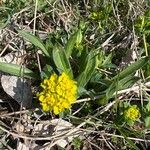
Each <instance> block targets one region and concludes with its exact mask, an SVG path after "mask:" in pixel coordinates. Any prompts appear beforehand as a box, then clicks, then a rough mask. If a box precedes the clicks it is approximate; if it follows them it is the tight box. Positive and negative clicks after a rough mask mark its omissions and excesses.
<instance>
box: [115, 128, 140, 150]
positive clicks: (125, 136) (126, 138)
mask: <svg viewBox="0 0 150 150" xmlns="http://www.w3.org/2000/svg"><path fill="white" fill-rule="evenodd" d="M117 129H118V131H119V132H120V133H121V135H122V136H123V137H124V138H125V140H126V141H127V142H128V144H129V145H130V146H131V147H132V148H133V149H135V150H140V149H139V148H138V147H137V146H136V145H135V143H134V142H133V141H132V140H130V139H129V138H128V136H127V135H126V131H125V132H123V131H122V130H123V129H121V128H117Z"/></svg>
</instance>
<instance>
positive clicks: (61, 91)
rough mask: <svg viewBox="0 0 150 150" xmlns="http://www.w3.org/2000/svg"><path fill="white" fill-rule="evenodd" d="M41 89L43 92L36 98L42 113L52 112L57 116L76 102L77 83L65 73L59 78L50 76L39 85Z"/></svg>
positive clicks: (53, 75) (54, 75)
mask: <svg viewBox="0 0 150 150" xmlns="http://www.w3.org/2000/svg"><path fill="white" fill-rule="evenodd" d="M41 87H42V88H43V91H42V92H41V93H39V94H37V96H38V97H39V101H40V102H41V105H42V108H43V110H44V111H53V112H54V114H56V115H57V114H59V113H60V112H63V111H64V110H65V109H68V108H71V104H72V103H73V102H75V101H76V98H77V83H76V82H75V81H73V80H71V79H70V77H69V76H68V75H66V74H65V73H62V74H61V75H60V76H57V75H56V74H52V75H51V76H50V78H49V79H45V80H44V81H43V83H41Z"/></svg>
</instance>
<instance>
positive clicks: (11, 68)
mask: <svg viewBox="0 0 150 150" xmlns="http://www.w3.org/2000/svg"><path fill="white" fill-rule="evenodd" d="M0 71H2V72H5V73H9V74H11V75H16V76H19V77H22V76H23V77H26V78H36V79H37V78H38V75H37V74H35V73H34V72H33V71H31V70H30V69H28V68H23V67H22V66H20V65H16V64H10V63H4V62H0Z"/></svg>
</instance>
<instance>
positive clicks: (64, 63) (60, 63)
mask: <svg viewBox="0 0 150 150" xmlns="http://www.w3.org/2000/svg"><path fill="white" fill-rule="evenodd" d="M53 60H54V63H55V65H56V66H57V68H58V70H61V71H64V72H65V73H67V74H68V75H70V77H73V73H72V69H71V65H70V63H69V60H68V58H67V56H66V53H65V51H64V50H63V49H62V48H60V47H59V46H55V48H54V49H53Z"/></svg>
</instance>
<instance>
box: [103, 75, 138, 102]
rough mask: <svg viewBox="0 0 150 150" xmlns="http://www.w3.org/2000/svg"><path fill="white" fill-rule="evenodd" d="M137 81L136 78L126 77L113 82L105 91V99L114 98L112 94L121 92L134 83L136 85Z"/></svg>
mask: <svg viewBox="0 0 150 150" xmlns="http://www.w3.org/2000/svg"><path fill="white" fill-rule="evenodd" d="M138 80H139V78H138V77H134V76H128V77H126V78H124V79H122V80H120V81H116V80H114V81H113V82H112V84H111V85H110V86H109V88H108V89H107V90H106V96H107V98H108V99H109V98H112V97H113V96H114V93H115V92H117V91H119V90H123V89H126V88H129V87H131V86H132V85H133V84H134V83H136V82H137V81H138Z"/></svg>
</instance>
